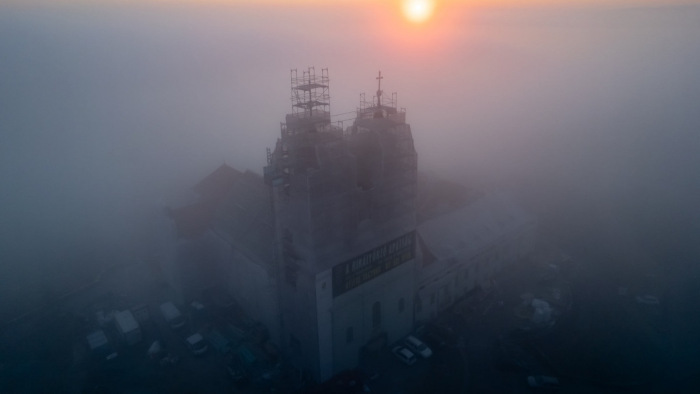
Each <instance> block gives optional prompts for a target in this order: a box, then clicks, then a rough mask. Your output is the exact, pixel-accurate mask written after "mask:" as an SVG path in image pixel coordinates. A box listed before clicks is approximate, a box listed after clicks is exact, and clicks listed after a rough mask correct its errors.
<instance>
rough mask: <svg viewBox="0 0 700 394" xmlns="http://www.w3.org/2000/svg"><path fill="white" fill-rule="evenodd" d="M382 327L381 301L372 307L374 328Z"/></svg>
mask: <svg viewBox="0 0 700 394" xmlns="http://www.w3.org/2000/svg"><path fill="white" fill-rule="evenodd" d="M381 325H382V306H381V304H380V303H379V301H377V302H375V303H374V305H373V306H372V327H373V328H379V326H381Z"/></svg>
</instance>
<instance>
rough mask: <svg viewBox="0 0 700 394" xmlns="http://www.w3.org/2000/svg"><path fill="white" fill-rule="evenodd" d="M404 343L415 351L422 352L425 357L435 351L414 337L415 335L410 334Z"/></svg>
mask: <svg viewBox="0 0 700 394" xmlns="http://www.w3.org/2000/svg"><path fill="white" fill-rule="evenodd" d="M404 344H405V345H406V347H407V348H409V349H410V350H411V351H412V352H413V353H416V354H420V355H421V357H423V358H428V357H430V356H432V355H433V351H432V350H430V348H429V347H428V346H426V344H424V343H423V341H421V340H420V339H418V338H416V337H414V336H413V335H409V336H408V337H407V338H406V340H405V341H404Z"/></svg>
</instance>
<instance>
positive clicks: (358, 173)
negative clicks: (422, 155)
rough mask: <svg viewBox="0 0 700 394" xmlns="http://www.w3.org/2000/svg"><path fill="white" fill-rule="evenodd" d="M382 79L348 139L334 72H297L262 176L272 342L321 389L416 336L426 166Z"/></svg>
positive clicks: (359, 111) (349, 130)
mask: <svg viewBox="0 0 700 394" xmlns="http://www.w3.org/2000/svg"><path fill="white" fill-rule="evenodd" d="M381 78H382V77H381V73H380V74H379V77H378V78H377V79H378V81H379V88H378V90H377V94H376V96H375V97H374V99H373V100H372V101H371V102H366V101H364V99H362V100H361V103H360V107H359V108H358V109H357V111H356V117H355V119H354V121H353V123H352V125H350V126H348V127H346V128H343V126H342V124H334V123H332V122H331V115H330V111H329V109H330V105H329V94H328V87H329V79H328V70H327V69H323V70H321V74H320V75H318V74H317V73H316V72H315V70H314V69H313V68H311V69H308V70H307V71H303V72H302V73H301V75H299V74H298V73H297V71H296V70H292V72H291V96H292V113H290V114H288V115H287V116H286V121H285V123H282V124H281V136H280V138H279V139H278V140H277V143H276V145H275V147H274V149H272V150H268V158H267V166H266V167H265V169H264V179H265V182H266V184H267V185H268V186H269V191H270V202H271V205H272V208H271V209H272V213H273V218H274V219H273V222H274V225H273V226H274V238H275V245H274V248H275V251H276V253H275V262H274V266H275V267H276V269H275V270H274V282H275V288H276V293H277V294H276V295H277V302H276V304H277V307H278V315H277V316H278V317H279V322H278V323H279V330H274V329H272V330H271V331H273V332H274V331H278V333H279V341H280V345H281V346H282V349H283V352H284V353H285V354H286V355H287V358H288V359H289V361H291V362H292V363H293V364H295V365H296V366H297V367H299V368H300V369H302V370H305V371H308V372H310V373H311V374H312V375H313V376H314V377H315V378H316V379H317V380H319V381H322V380H325V379H328V378H330V377H331V376H332V375H333V374H335V373H337V372H339V371H341V370H344V369H347V368H352V367H355V366H356V365H357V364H358V362H359V360H360V358H361V357H362V356H363V355H365V354H367V353H371V352H372V351H373V349H376V348H381V347H382V345H383V344H385V343H391V342H393V341H396V340H398V339H399V338H401V337H402V336H404V335H406V334H408V333H409V332H410V331H411V329H412V327H413V321H414V316H413V302H414V293H415V274H414V273H415V268H416V267H415V265H416V262H415V261H416V233H415V229H416V210H415V204H416V180H417V178H416V177H417V155H416V150H415V148H414V145H413V137H412V135H411V128H410V126H409V125H408V124H406V114H405V111H403V110H400V109H399V108H397V107H396V96H395V95H392V97H391V98H388V99H383V97H382V90H381ZM266 320H267V319H266Z"/></svg>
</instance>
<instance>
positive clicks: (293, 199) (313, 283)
mask: <svg viewBox="0 0 700 394" xmlns="http://www.w3.org/2000/svg"><path fill="white" fill-rule="evenodd" d="M382 78H383V77H382V76H381V73H380V74H379V76H378V77H377V80H378V89H377V92H376V95H375V96H374V98H373V99H372V101H370V102H367V101H365V100H364V96H363V97H362V99H361V102H360V106H359V107H358V109H357V111H356V113H355V119H354V121H353V123H352V125H350V126H348V127H346V128H343V127H342V125H341V124H334V123H332V122H331V115H330V99H329V78H328V71H327V69H323V70H321V73H320V74H317V73H316V71H315V70H314V69H313V68H310V69H308V70H306V71H303V72H302V73H301V74H299V73H298V72H297V71H296V70H292V72H291V98H292V100H291V101H292V111H291V113H290V114H288V115H287V116H286V119H285V122H284V123H282V124H281V129H280V137H279V138H278V140H277V142H276V144H275V146H274V149H268V152H267V165H266V166H265V168H264V176H263V177H260V176H259V175H257V174H254V173H251V172H245V173H242V172H240V171H237V170H235V169H233V168H231V167H228V166H226V165H224V166H221V167H220V168H219V169H217V170H216V171H214V173H212V174H211V175H210V176H208V177H207V178H205V179H204V180H203V181H201V182H200V183H199V184H198V185H197V186H196V187H195V190H196V191H197V192H198V193H199V195H200V197H199V200H198V201H197V202H195V203H194V204H191V205H189V206H186V207H183V208H180V209H176V210H170V216H171V217H172V218H173V219H174V224H175V226H174V228H175V230H174V232H175V233H176V235H177V239H178V241H177V242H176V245H177V246H176V248H175V249H174V250H175V252H174V253H173V255H172V256H171V258H170V259H168V260H169V262H168V263H167V264H166V265H167V268H166V270H165V271H166V276H167V278H168V281H169V283H170V284H171V286H172V287H173V288H174V289H175V290H176V292H177V294H178V295H179V298H180V299H179V301H180V302H185V301H189V300H192V299H196V298H199V297H201V294H202V292H204V291H207V290H208V289H212V288H217V289H223V291H225V292H227V293H228V294H230V296H231V297H232V298H233V300H234V301H235V303H236V304H237V305H238V306H239V308H240V309H241V310H242V311H243V312H245V313H246V314H247V315H248V316H250V317H251V318H253V319H255V320H256V321H259V322H260V323H262V324H263V325H264V326H265V327H266V328H267V330H268V332H269V338H270V340H271V341H272V342H273V343H275V344H276V345H278V346H279V347H280V348H281V350H282V354H283V355H284V357H285V359H286V360H287V361H289V362H290V363H291V364H293V365H294V366H296V367H297V368H298V369H300V370H301V371H304V372H306V373H308V374H310V375H311V376H313V377H314V378H315V379H316V380H318V381H323V380H326V379H328V378H330V377H331V376H333V375H334V374H335V373H338V372H339V371H342V370H344V369H347V368H352V367H355V366H356V365H357V364H358V361H359V360H360V356H361V354H363V353H364V352H371V351H373V349H378V348H381V347H383V345H385V344H389V343H392V342H395V341H397V340H399V339H400V338H402V337H403V336H405V335H407V334H408V333H410V332H411V331H412V330H413V328H414V326H415V325H416V324H418V323H420V322H423V321H426V320H429V319H431V318H433V317H434V316H435V315H436V314H437V313H438V312H439V311H440V310H442V309H444V308H446V307H448V306H449V305H451V304H452V303H453V302H454V301H455V300H456V299H457V298H459V296H461V295H463V294H465V293H466V292H468V291H470V290H472V289H473V288H475V287H478V286H479V285H482V284H484V283H487V281H488V279H489V278H490V275H491V274H492V273H494V272H495V270H496V269H497V268H498V267H501V266H502V265H504V264H506V263H508V262H509V261H513V260H514V259H516V258H517V257H518V256H520V255H522V254H524V253H526V252H527V250H528V248H529V245H531V238H532V237H531V236H532V234H534V229H535V222H534V220H533V219H532V218H531V217H530V216H528V215H526V214H525V213H524V212H522V211H520V210H518V209H517V208H516V207H515V206H514V205H512V204H510V203H508V202H507V199H506V198H504V197H499V196H482V195H480V194H478V193H471V194H469V193H465V192H464V190H463V189H460V188H459V187H458V188H457V191H456V192H455V191H450V190H448V191H447V192H444V193H438V195H433V194H432V193H431V192H432V191H433V189H434V190H437V191H440V190H441V187H443V189H444V186H445V185H447V184H448V183H445V182H442V183H440V182H437V181H434V184H431V185H429V187H428V188H427V189H428V190H426V192H425V193H423V195H424V196H423V198H420V199H419V196H418V185H419V183H418V174H417V154H416V150H415V148H414V144H413V137H412V133H411V128H410V126H409V125H408V124H407V123H406V113H405V111H404V110H403V109H400V108H398V107H397V105H396V95H395V94H393V95H392V96H391V97H388V98H385V97H384V95H383V91H382V89H381V80H382ZM435 182H437V183H435ZM423 184H425V182H423ZM438 184H439V185H440V187H437V186H436V185H438ZM465 190H466V189H465ZM443 191H444V190H443ZM441 199H442V200H444V199H447V200H449V201H448V203H447V204H445V202H444V201H442V200H441ZM419 221H420V223H419Z"/></svg>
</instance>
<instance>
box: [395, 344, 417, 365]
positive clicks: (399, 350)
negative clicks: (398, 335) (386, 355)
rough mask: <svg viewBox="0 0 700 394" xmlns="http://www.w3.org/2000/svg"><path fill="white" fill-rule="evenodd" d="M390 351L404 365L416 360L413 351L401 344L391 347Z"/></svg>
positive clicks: (411, 363)
mask: <svg viewBox="0 0 700 394" xmlns="http://www.w3.org/2000/svg"><path fill="white" fill-rule="evenodd" d="M391 352H392V353H394V355H395V356H396V358H398V359H399V360H401V362H402V363H404V364H406V365H413V364H415V362H416V356H415V355H414V354H413V352H411V351H410V350H408V349H406V348H405V347H403V346H401V345H399V346H395V347H394V348H393V349H391Z"/></svg>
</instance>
